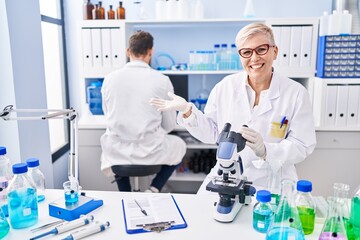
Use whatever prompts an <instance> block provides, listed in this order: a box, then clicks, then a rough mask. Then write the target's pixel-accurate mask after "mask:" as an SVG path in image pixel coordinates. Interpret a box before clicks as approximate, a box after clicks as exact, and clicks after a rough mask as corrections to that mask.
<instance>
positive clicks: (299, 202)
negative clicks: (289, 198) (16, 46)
mask: <svg viewBox="0 0 360 240" xmlns="http://www.w3.org/2000/svg"><path fill="white" fill-rule="evenodd" d="M296 189H297V194H296V197H295V204H296V206H297V209H298V212H299V216H300V220H301V225H302V228H303V231H304V234H305V235H308V234H311V233H312V232H313V231H314V227H315V202H314V199H313V197H312V195H311V191H312V183H311V182H310V181H307V180H300V181H298V182H297V185H296Z"/></svg>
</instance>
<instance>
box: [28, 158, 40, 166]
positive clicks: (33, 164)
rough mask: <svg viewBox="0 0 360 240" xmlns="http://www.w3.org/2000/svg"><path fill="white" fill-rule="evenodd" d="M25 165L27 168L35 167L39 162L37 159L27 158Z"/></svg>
mask: <svg viewBox="0 0 360 240" xmlns="http://www.w3.org/2000/svg"><path fill="white" fill-rule="evenodd" d="M26 164H27V166H28V167H37V166H39V165H40V162H39V159H37V158H29V159H27V160H26Z"/></svg>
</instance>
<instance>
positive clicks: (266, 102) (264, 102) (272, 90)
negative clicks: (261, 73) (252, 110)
mask: <svg viewBox="0 0 360 240" xmlns="http://www.w3.org/2000/svg"><path fill="white" fill-rule="evenodd" d="M279 96H280V84H279V76H278V75H277V74H276V73H273V76H272V79H271V82H270V87H269V89H268V91H267V93H266V96H264V97H263V98H262V99H261V102H260V104H259V107H258V108H257V111H256V114H257V115H258V116H260V115H262V114H264V113H266V112H268V111H270V110H271V109H272V104H271V101H272V100H274V99H276V98H278V97H279Z"/></svg>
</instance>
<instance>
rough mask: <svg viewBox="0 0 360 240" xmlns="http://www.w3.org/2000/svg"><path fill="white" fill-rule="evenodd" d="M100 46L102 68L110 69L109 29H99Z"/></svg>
mask: <svg viewBox="0 0 360 240" xmlns="http://www.w3.org/2000/svg"><path fill="white" fill-rule="evenodd" d="M101 46H102V59H103V63H104V67H106V68H110V67H111V39H110V28H102V29H101Z"/></svg>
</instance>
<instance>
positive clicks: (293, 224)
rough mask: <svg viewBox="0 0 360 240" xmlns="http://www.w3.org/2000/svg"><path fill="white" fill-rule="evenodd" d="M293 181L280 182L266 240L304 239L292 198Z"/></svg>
mask: <svg viewBox="0 0 360 240" xmlns="http://www.w3.org/2000/svg"><path fill="white" fill-rule="evenodd" d="M294 190H295V182H294V181H292V180H290V179H284V180H282V182H281V198H280V202H279V205H278V207H277V208H276V210H275V213H274V217H273V218H272V220H271V223H270V226H269V230H268V231H267V233H266V240H288V239H293V240H305V237H304V232H303V230H302V226H301V221H300V217H299V213H298V210H297V207H296V205H295V199H294V197H295V196H294Z"/></svg>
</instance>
